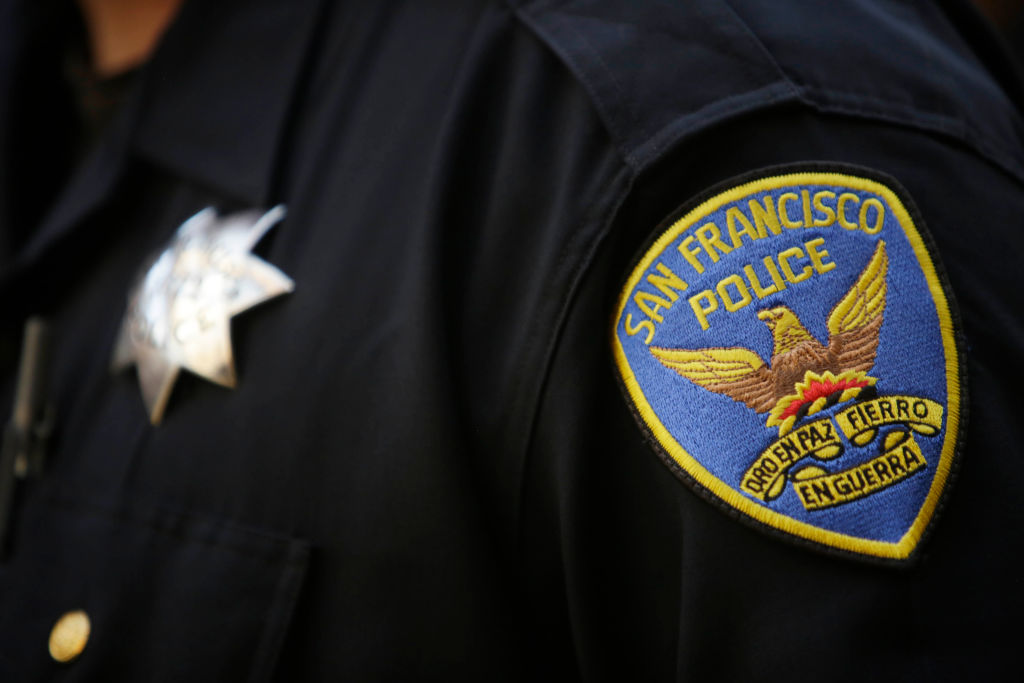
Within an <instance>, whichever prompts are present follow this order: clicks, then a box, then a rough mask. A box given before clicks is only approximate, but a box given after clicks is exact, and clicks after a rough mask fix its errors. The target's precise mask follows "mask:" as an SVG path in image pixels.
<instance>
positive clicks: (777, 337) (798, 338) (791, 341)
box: [757, 306, 814, 356]
mask: <svg viewBox="0 0 1024 683" xmlns="http://www.w3.org/2000/svg"><path fill="white" fill-rule="evenodd" d="M757 317H758V318H760V319H761V320H763V321H764V322H765V324H766V325H767V326H768V329H769V330H771V331H772V337H773V339H774V341H775V352H774V353H773V354H772V355H773V356H777V355H779V354H780V353H785V352H786V351H789V350H791V349H793V348H795V347H796V346H797V345H798V344H800V343H801V342H805V341H808V340H813V339H814V337H812V336H811V333H810V332H808V331H807V328H806V327H804V326H803V323H801V322H800V318H798V317H796V313H794V312H793V311H792V310H791V309H790V308H788V307H787V306H775V307H773V308H766V309H764V310H763V311H758V313H757Z"/></svg>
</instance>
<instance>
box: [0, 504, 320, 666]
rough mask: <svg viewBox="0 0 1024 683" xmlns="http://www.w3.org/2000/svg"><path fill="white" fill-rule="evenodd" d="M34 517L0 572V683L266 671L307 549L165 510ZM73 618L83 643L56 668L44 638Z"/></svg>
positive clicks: (29, 514)
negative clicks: (84, 626) (85, 631)
mask: <svg viewBox="0 0 1024 683" xmlns="http://www.w3.org/2000/svg"><path fill="white" fill-rule="evenodd" d="M33 508H34V509H32V510H31V511H30V508H26V509H25V513H26V517H25V519H24V520H23V523H22V524H21V525H19V526H20V529H19V532H20V533H19V536H20V537H19V538H17V539H15V541H16V543H15V546H14V552H13V554H12V556H11V557H9V558H8V559H7V560H6V561H5V562H4V563H3V564H0V681H36V680H60V681H188V682H189V683H200V682H202V681H226V680H232V681H265V680H267V679H268V678H269V677H270V675H271V674H272V673H273V668H274V663H275V661H276V659H277V655H278V652H279V650H280V647H281V642H282V640H283V638H284V635H285V633H286V631H287V628H288V622H289V620H290V617H291V613H292V610H293V607H294V604H295V601H296V599H297V597H298V593H299V590H300V587H301V584H302V580H303V576H304V574H305V572H306V566H307V563H308V557H309V544H308V542H306V541H304V540H300V539H293V538H288V537H284V536H278V535H274V534H270V533H265V532H261V531H258V530H252V529H247V528H242V527H239V526H236V525H233V524H230V523H226V522H223V521H214V520H209V519H201V518H196V517H194V516H190V515H185V514H179V513H173V512H165V511H151V512H148V513H143V514H140V513H138V512H128V511H124V510H104V509H97V508H91V507H85V506H82V505H78V504H70V503H59V504H53V503H51V504H50V505H47V506H45V507H44V506H39V507H36V506H33ZM40 508H42V509H40ZM76 610H81V611H83V612H85V614H86V615H87V616H88V621H89V627H90V628H89V635H88V640H87V641H86V643H85V647H84V649H82V651H81V654H79V655H78V656H77V657H75V658H74V659H72V660H71V661H68V662H66V663H59V662H57V661H55V659H54V658H53V657H51V655H50V652H49V641H50V637H51V631H52V630H53V629H54V626H55V624H56V623H57V622H58V620H59V619H60V618H61V616H62V615H64V614H66V613H68V612H71V611H76ZM79 621H80V622H81V620H80V619H79Z"/></svg>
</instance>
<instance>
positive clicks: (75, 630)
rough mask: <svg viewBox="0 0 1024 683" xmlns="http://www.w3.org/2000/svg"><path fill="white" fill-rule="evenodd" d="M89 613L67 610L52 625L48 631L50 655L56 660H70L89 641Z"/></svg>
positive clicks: (78, 653) (80, 652) (79, 652)
mask: <svg viewBox="0 0 1024 683" xmlns="http://www.w3.org/2000/svg"><path fill="white" fill-rule="evenodd" d="M91 629H92V626H91V624H90V623H89V615H88V614H86V613H85V612H84V611H83V610H80V609H76V610H74V611H72V612H68V613H67V614H65V615H64V616H62V617H61V618H60V619H58V620H57V623H56V624H54V625H53V630H52V631H50V656H51V657H53V658H54V659H55V660H57V661H58V662H61V663H63V662H70V661H71V660H72V659H74V658H75V657H77V656H78V655H80V654H82V650H84V649H85V644H86V643H88V642H89V631H90V630H91Z"/></svg>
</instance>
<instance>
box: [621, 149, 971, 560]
mask: <svg viewBox="0 0 1024 683" xmlns="http://www.w3.org/2000/svg"><path fill="white" fill-rule="evenodd" d="M953 305H954V304H953V301H952V298H951V294H950V292H949V290H948V288H947V286H946V285H945V282H944V277H943V275H942V271H941V265H940V264H939V262H938V259H937V256H936V255H935V254H934V250H933V249H932V247H931V239H930V237H929V236H928V234H927V233H926V231H925V228H924V225H923V223H922V221H921V220H920V218H919V216H918V214H917V213H916V209H915V208H914V207H913V205H912V204H911V202H910V200H909V198H908V197H907V196H906V194H905V192H904V191H903V190H902V189H901V188H900V187H899V185H898V184H897V183H896V182H895V181H894V180H892V179H891V178H887V177H884V176H881V175H880V174H877V173H875V172H873V171H869V170H866V169H862V168H856V167H848V166H840V165H836V164H829V165H824V164H816V165H801V166H786V167H779V168H772V169H766V170H763V171H760V172H758V173H756V174H754V175H751V176H745V177H743V178H740V179H736V180H734V181H732V182H730V183H727V184H726V185H724V186H721V187H719V188H717V189H716V190H714V191H712V192H711V193H709V194H706V195H705V196H704V197H702V198H700V199H698V200H697V202H695V203H693V204H691V205H689V207H687V208H684V209H682V210H680V212H679V213H677V214H676V215H675V216H674V217H673V218H672V219H671V220H670V221H668V222H667V223H666V224H664V226H663V227H662V229H661V230H660V231H659V233H658V234H657V236H656V238H655V240H654V242H653V244H651V245H650V247H649V248H647V249H646V251H645V252H643V253H642V255H641V257H640V259H639V261H638V263H637V264H636V266H635V267H634V268H633V270H632V272H631V273H630V275H629V279H628V280H627V282H626V284H625V286H624V287H623V289H622V292H621V295H620V298H619V301H618V307H617V312H616V315H615V322H614V325H615V326H614V331H613V349H614V355H615V360H616V365H617V367H618V371H619V374H620V376H621V380H622V384H623V386H624V389H625V394H626V395H627V397H628V399H629V401H630V402H631V403H632V407H633V409H634V413H635V415H636V416H637V419H638V420H639V422H640V423H641V425H642V427H643V428H644V429H645V431H646V432H647V433H648V434H649V435H650V437H651V439H652V442H654V443H655V444H656V446H657V447H658V448H659V450H660V451H661V454H662V456H663V459H665V461H666V462H667V463H668V464H669V465H670V466H671V467H672V469H673V470H674V471H675V472H676V473H677V474H678V475H679V476H680V477H681V478H682V479H683V480H684V481H686V482H687V483H688V484H690V485H691V486H692V487H693V488H695V489H696V490H697V491H698V492H699V493H701V494H702V495H704V496H705V497H708V498H710V499H711V500H713V501H715V502H718V503H720V504H724V506H726V509H728V510H729V511H731V512H734V513H739V514H740V515H741V516H742V518H743V519H745V520H747V521H750V522H752V523H754V524H755V525H757V526H761V527H762V528H763V527H768V528H770V529H773V530H775V531H777V532H781V533H782V534H784V535H786V536H787V537H789V538H791V539H794V540H800V541H803V542H805V543H811V544H814V545H816V546H817V547H819V548H822V549H827V550H831V551H838V552H841V553H844V554H854V555H858V556H863V557H871V558H882V559H888V560H890V561H892V560H904V559H907V558H909V557H911V556H912V555H913V553H914V551H915V550H916V549H917V547H918V544H919V541H920V540H921V538H922V536H923V535H924V534H925V531H926V530H927V529H928V527H929V524H930V522H931V521H932V518H933V517H934V516H935V512H936V510H937V508H938V507H939V503H940V500H941V499H942V497H943V493H944V491H945V489H946V487H947V485H948V484H949V480H950V477H951V473H952V471H953V465H954V460H955V458H956V454H957V451H958V447H959V439H960V434H961V432H962V413H963V410H964V409H965V385H964V381H963V371H962V363H963V359H962V351H961V348H960V343H959V334H958V331H957V330H956V325H955V323H956V320H957V318H956V314H955V310H954V309H953Z"/></svg>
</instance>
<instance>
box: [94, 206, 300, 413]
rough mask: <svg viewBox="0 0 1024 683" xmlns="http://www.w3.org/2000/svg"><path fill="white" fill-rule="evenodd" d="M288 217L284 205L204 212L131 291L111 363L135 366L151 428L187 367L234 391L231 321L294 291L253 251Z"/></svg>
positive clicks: (189, 223)
mask: <svg viewBox="0 0 1024 683" xmlns="http://www.w3.org/2000/svg"><path fill="white" fill-rule="evenodd" d="M284 214H285V209H284V207H283V206H276V207H274V208H272V209H270V210H269V211H267V212H266V213H263V212H261V211H255V210H254V211H243V212H239V213H233V214H230V215H227V216H218V215H217V212H216V211H214V209H212V208H207V209H203V210H202V211H200V212H199V213H197V214H196V215H194V216H192V217H191V218H189V219H188V220H187V221H185V222H184V223H183V224H182V225H181V227H180V228H178V231H177V233H175V236H174V239H173V240H172V241H171V244H170V245H169V246H168V247H167V248H166V249H165V250H164V251H163V252H161V253H160V255H159V256H157V258H156V260H155V261H153V262H152V265H150V267H149V268H148V269H147V270H146V272H145V274H144V275H143V276H142V277H141V278H140V279H139V281H138V282H137V283H136V284H135V285H134V286H133V287H132V289H131V292H130V294H129V296H128V308H127V311H126V312H125V317H124V322H123V323H122V325H121V332H120V334H119V336H118V340H117V345H116V346H115V349H114V357H113V362H112V366H113V369H114V370H115V371H118V370H121V369H124V368H126V367H128V366H129V365H132V364H134V365H135V366H136V369H137V371H138V376H139V385H140V386H141V388H142V398H143V401H145V404H146V410H147V412H148V413H149V419H150V421H151V422H152V423H153V424H159V423H160V421H161V419H162V418H163V415H164V410H165V409H166V407H167V400H168V398H170V395H171V390H172V389H173V388H174V382H175V380H176V379H177V378H178V372H179V370H180V369H181V368H185V369H186V370H190V371H191V372H194V373H195V374H197V375H199V376H200V377H203V378H205V379H208V380H210V381H211V382H215V383H217V384H220V385H222V386H226V387H234V386H235V383H236V377H235V365H234V359H233V356H232V351H231V329H230V319H231V317H232V316H234V315H236V314H238V313H241V312H243V311H246V310H248V309H250V308H252V307H253V306H256V305H257V304H260V303H262V302H264V301H267V300H268V299H272V298H274V297H276V296H279V295H281V294H286V293H288V292H291V291H292V290H293V289H294V283H293V282H292V280H291V279H290V278H289V277H288V276H286V275H285V274H284V273H282V272H281V271H280V270H278V269H277V268H275V267H274V266H272V265H270V264H269V263H267V262H266V261H264V260H262V259H260V258H259V257H257V256H255V255H253V254H252V253H251V250H252V248H253V247H254V246H255V245H256V243H257V242H259V241H260V238H262V237H263V235H264V234H266V232H267V231H268V230H269V229H270V228H272V227H273V226H274V225H275V224H277V223H278V222H279V221H280V220H281V219H282V218H284Z"/></svg>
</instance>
